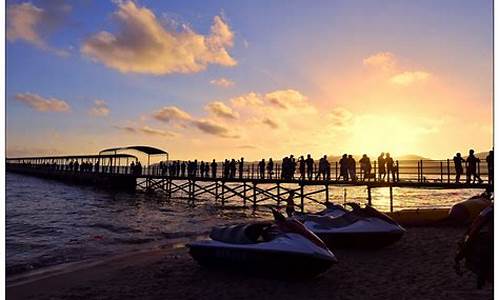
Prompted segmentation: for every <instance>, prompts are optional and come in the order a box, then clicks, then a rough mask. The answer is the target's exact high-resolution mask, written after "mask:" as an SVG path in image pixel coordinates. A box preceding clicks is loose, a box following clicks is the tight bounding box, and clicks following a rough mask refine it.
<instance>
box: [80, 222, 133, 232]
mask: <svg viewBox="0 0 500 300" xmlns="http://www.w3.org/2000/svg"><path fill="white" fill-rule="evenodd" d="M80 227H88V228H99V229H105V230H107V231H110V232H113V233H118V234H122V233H139V232H141V231H140V230H138V229H134V228H130V227H119V226H116V225H113V224H109V223H96V224H92V225H84V226H80Z"/></svg>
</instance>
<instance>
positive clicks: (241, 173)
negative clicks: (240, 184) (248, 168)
mask: <svg viewBox="0 0 500 300" xmlns="http://www.w3.org/2000/svg"><path fill="white" fill-rule="evenodd" d="M243 164H244V162H243V157H242V158H241V160H239V161H238V175H239V177H240V178H243Z"/></svg>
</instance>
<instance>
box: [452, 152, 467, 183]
mask: <svg viewBox="0 0 500 300" xmlns="http://www.w3.org/2000/svg"><path fill="white" fill-rule="evenodd" d="M462 162H465V159H463V157H462V155H461V154H460V153H457V154H456V155H455V157H453V163H454V164H455V182H456V183H459V182H460V176H462V174H463V173H464V168H463V167H462Z"/></svg>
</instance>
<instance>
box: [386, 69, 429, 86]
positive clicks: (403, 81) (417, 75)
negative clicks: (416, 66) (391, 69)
mask: <svg viewBox="0 0 500 300" xmlns="http://www.w3.org/2000/svg"><path fill="white" fill-rule="evenodd" d="M430 76H431V74H429V73H427V72H424V71H413V72H410V71H407V72H403V73H399V74H396V75H394V76H392V77H391V79H389V80H390V82H392V83H394V84H397V85H403V86H407V85H410V84H412V83H415V82H419V81H425V80H427V79H429V77H430Z"/></svg>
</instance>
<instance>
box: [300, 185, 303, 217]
mask: <svg viewBox="0 0 500 300" xmlns="http://www.w3.org/2000/svg"><path fill="white" fill-rule="evenodd" d="M300 211H301V212H302V213H304V184H302V183H301V184H300Z"/></svg>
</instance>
